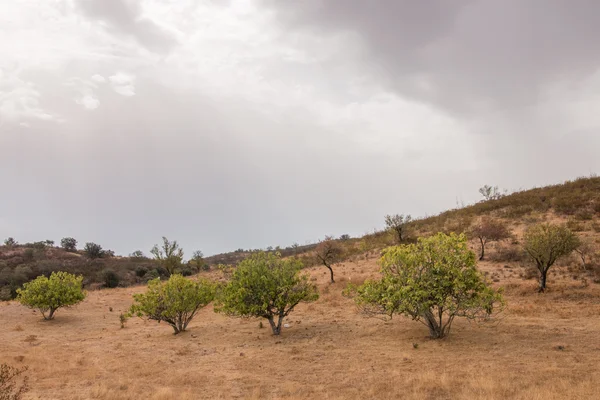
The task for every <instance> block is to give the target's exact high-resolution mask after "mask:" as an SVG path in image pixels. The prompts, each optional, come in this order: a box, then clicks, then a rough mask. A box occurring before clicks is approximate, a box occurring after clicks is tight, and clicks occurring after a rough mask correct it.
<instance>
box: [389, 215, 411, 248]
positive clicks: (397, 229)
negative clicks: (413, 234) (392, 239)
mask: <svg viewBox="0 0 600 400" xmlns="http://www.w3.org/2000/svg"><path fill="white" fill-rule="evenodd" d="M411 221H412V217H411V216H410V214H408V215H404V214H396V215H386V216H385V225H386V226H387V228H388V229H389V230H391V231H392V232H394V234H395V235H396V240H397V241H398V243H402V241H403V240H404V239H406V236H407V234H406V231H407V225H408V224H409V223H410V222H411Z"/></svg>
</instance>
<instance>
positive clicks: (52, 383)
mask: <svg viewBox="0 0 600 400" xmlns="http://www.w3.org/2000/svg"><path fill="white" fill-rule="evenodd" d="M504 265H505V263H500V264H492V263H481V264H480V267H481V268H482V269H483V270H485V271H487V272H488V273H490V275H494V276H495V277H496V279H495V280H496V283H495V285H500V286H504V287H506V300H507V304H508V305H507V309H506V310H505V311H504V312H503V313H502V314H501V315H500V316H499V317H498V320H497V321H496V322H494V323H488V324H484V325H477V324H473V323H471V324H470V323H468V322H466V321H462V320H457V321H456V322H455V325H454V326H453V330H452V332H451V333H450V336H449V337H447V338H446V339H443V340H430V339H428V337H427V334H428V332H427V328H426V327H425V326H423V325H421V324H420V323H418V322H414V321H411V320H409V319H406V318H394V320H392V321H389V322H384V321H381V320H377V319H367V318H365V317H363V316H361V315H359V314H357V311H356V309H355V307H354V305H353V303H352V301H351V300H349V299H346V298H344V297H343V296H342V295H341V291H342V289H343V288H344V287H345V286H346V284H347V283H348V282H349V281H353V282H361V281H363V280H364V279H365V278H366V277H368V276H374V275H375V274H376V273H377V265H376V260H375V258H371V259H368V260H364V258H363V259H362V260H360V261H355V262H346V263H344V264H341V265H337V266H336V273H337V276H338V281H339V282H338V283H336V284H333V285H330V284H329V283H328V282H327V278H328V277H327V275H325V272H326V271H325V269H324V268H317V267H315V268H310V269H308V272H309V273H310V274H311V275H312V276H313V279H314V280H316V282H317V283H318V285H319V289H320V291H321V298H320V299H319V301H318V302H316V303H312V304H309V305H305V304H304V305H300V306H299V307H298V308H297V311H296V312H294V313H293V314H292V315H291V316H290V318H289V319H288V321H287V323H288V324H289V325H290V326H289V327H288V328H285V329H284V331H283V333H282V335H281V336H280V337H274V336H272V335H271V331H270V329H269V328H268V327H265V328H263V329H260V328H259V320H256V319H251V320H243V319H232V318H227V317H224V316H221V315H217V314H215V313H214V312H213V310H212V305H209V306H208V307H207V308H205V309H204V310H202V312H201V313H200V314H199V315H197V317H196V318H195V319H194V321H193V322H192V323H191V324H190V328H189V329H188V331H187V332H185V333H183V334H180V335H177V336H175V335H173V334H172V329H171V328H170V327H169V326H168V325H164V324H160V325H159V324H157V323H155V322H149V321H143V320H140V319H138V318H135V319H131V320H129V321H128V323H127V325H126V327H125V328H124V329H121V328H120V326H119V314H120V312H121V311H125V310H126V309H127V308H128V307H129V305H130V304H131V302H132V299H131V294H132V293H135V292H139V291H142V290H143V287H134V288H126V289H110V290H99V291H92V292H90V293H89V297H88V298H87V299H86V300H85V301H84V302H83V303H82V304H80V305H78V306H76V307H74V308H72V309H65V310H59V312H58V313H57V315H56V319H55V320H54V321H49V322H45V321H43V320H42V318H41V316H40V315H39V313H36V312H33V311H31V310H29V309H27V308H25V307H22V306H21V305H19V304H18V303H16V302H10V303H1V304H0V344H1V351H0V363H3V362H6V363H9V364H12V365H14V366H23V365H28V366H29V371H28V372H27V374H28V375H29V376H30V383H31V387H32V389H31V391H30V392H29V393H28V394H27V398H30V399H63V400H74V399H164V400H167V399H199V398H207V399H230V398H239V399H367V398H369V399H371V398H372V399H528V400H529V399H540V400H541V399H544V400H547V399H592V398H597V396H598V385H599V384H600V285H598V284H593V283H592V284H589V285H588V286H586V285H582V283H581V281H578V280H573V279H572V278H570V277H569V276H568V275H566V274H561V273H560V268H556V269H555V270H551V271H553V272H551V274H550V277H549V290H548V292H546V293H544V294H538V293H536V287H535V280H523V279H521V278H519V277H518V275H519V271H518V269H519V267H517V266H509V268H506V267H505V266H504ZM110 307H112V310H113V311H110Z"/></svg>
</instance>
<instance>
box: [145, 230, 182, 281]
mask: <svg viewBox="0 0 600 400" xmlns="http://www.w3.org/2000/svg"><path fill="white" fill-rule="evenodd" d="M162 240H163V244H162V246H161V247H159V246H158V245H154V247H153V248H152V250H150V252H151V253H152V255H153V256H154V258H155V259H156V260H158V261H159V262H160V264H161V266H162V267H163V268H164V269H165V270H167V273H168V274H169V275H171V274H174V273H175V271H177V269H179V268H180V267H181V264H182V261H183V249H182V248H180V247H179V244H178V243H177V241H176V240H174V241H172V242H171V241H169V239H167V238H166V237H164V236H163V238H162Z"/></svg>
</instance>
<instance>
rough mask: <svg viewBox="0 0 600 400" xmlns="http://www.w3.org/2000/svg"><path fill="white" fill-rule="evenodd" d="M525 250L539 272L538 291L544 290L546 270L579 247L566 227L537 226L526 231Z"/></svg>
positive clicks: (577, 240)
mask: <svg viewBox="0 0 600 400" xmlns="http://www.w3.org/2000/svg"><path fill="white" fill-rule="evenodd" d="M524 240H525V250H526V251H527V253H528V254H529V256H530V257H531V259H532V260H533V261H534V262H535V264H536V266H537V268H538V270H539V272H540V276H539V286H538V291H539V292H543V291H545V290H546V279H547V276H548V270H549V269H550V267H552V266H553V265H554V263H555V262H556V260H558V259H559V258H560V257H564V256H567V255H569V254H571V253H572V252H573V250H575V249H576V248H577V247H578V246H579V243H580V242H579V239H578V238H577V236H576V235H575V234H574V233H573V232H571V231H570V230H569V229H568V228H567V227H566V226H561V225H551V224H538V225H534V226H532V227H530V228H529V229H527V231H526V232H525V235H524Z"/></svg>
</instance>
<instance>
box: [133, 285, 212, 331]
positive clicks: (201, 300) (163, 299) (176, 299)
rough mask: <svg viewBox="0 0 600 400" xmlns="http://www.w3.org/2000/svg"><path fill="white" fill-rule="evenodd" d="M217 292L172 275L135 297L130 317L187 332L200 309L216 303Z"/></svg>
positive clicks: (206, 286)
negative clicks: (159, 323) (144, 319)
mask: <svg viewBox="0 0 600 400" xmlns="http://www.w3.org/2000/svg"><path fill="white" fill-rule="evenodd" d="M215 288H216V286H215V284H214V283H211V282H209V281H207V280H198V281H192V280H190V279H186V278H184V277H183V276H181V275H179V274H173V275H171V277H170V278H169V280H168V281H166V282H164V283H163V282H161V281H160V279H159V278H157V279H154V280H152V281H150V282H148V290H147V291H146V293H138V294H134V295H133V298H134V300H135V303H134V304H133V305H132V306H131V308H130V309H129V313H128V315H129V316H132V315H135V316H138V317H146V318H148V319H150V320H154V321H158V322H161V321H164V322H166V323H167V324H169V325H171V327H172V328H173V330H174V331H175V334H178V333H180V332H183V331H185V329H186V328H187V326H188V324H189V323H190V321H191V320H192V318H194V316H195V315H196V312H197V311H198V310H199V309H201V308H203V307H205V306H206V305H208V303H210V302H211V301H212V300H213V299H214V296H215Z"/></svg>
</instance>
